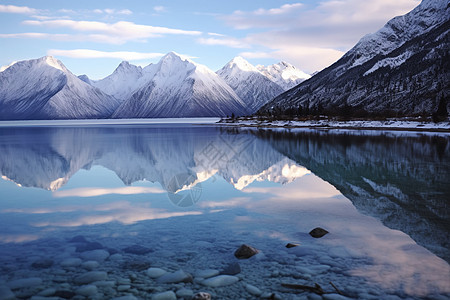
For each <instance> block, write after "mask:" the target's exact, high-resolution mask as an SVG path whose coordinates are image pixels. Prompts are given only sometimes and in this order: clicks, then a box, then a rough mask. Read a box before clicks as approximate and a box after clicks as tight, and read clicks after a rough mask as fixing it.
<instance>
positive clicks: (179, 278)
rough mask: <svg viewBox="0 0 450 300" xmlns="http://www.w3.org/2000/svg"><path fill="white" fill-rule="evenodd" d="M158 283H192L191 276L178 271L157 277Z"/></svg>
mask: <svg viewBox="0 0 450 300" xmlns="http://www.w3.org/2000/svg"><path fill="white" fill-rule="evenodd" d="M156 281H157V282H159V283H179V282H185V283H187V282H192V276H191V274H189V273H186V272H184V271H183V270H178V271H176V272H173V273H167V274H164V275H163V276H161V277H159V278H158V279H157V280H156Z"/></svg>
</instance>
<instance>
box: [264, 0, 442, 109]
mask: <svg viewBox="0 0 450 300" xmlns="http://www.w3.org/2000/svg"><path fill="white" fill-rule="evenodd" d="M449 8H450V4H448V1H447V0H423V1H422V2H421V4H419V5H418V6H417V7H416V8H415V9H413V10H412V11H410V12H409V13H407V14H406V15H403V16H399V17H395V18H393V19H392V20H390V21H389V22H387V24H386V25H385V26H384V27H383V28H381V29H380V30H378V31H377V32H375V33H373V34H369V35H366V36H365V37H363V38H362V39H361V40H360V41H359V42H358V43H357V44H356V45H355V46H354V47H353V48H352V49H351V50H349V51H348V52H347V53H346V54H345V55H344V56H343V57H342V58H341V59H339V60H338V61H337V62H336V63H334V64H333V65H331V66H330V67H328V68H326V69H324V70H322V71H321V72H319V73H318V74H315V75H314V76H313V77H312V78H311V79H309V80H307V81H305V82H303V83H301V84H299V85H298V86H297V87H295V88H293V89H291V90H289V91H287V92H285V93H283V94H281V95H279V96H277V97H276V98H275V99H273V100H272V101H270V102H268V103H267V104H265V105H264V106H263V107H262V108H261V109H260V111H259V112H258V114H263V115H272V116H273V115H286V114H292V113H293V112H302V111H303V112H305V111H307V112H310V111H316V112H317V113H320V114H321V113H323V111H326V112H339V111H341V112H345V113H349V111H350V112H351V111H353V112H355V111H363V112H365V113H371V114H375V115H376V114H378V115H382V116H388V115H390V114H393V115H408V116H414V115H430V114H431V113H434V112H436V111H437V110H438V108H439V106H440V104H441V107H442V106H443V107H444V109H443V110H444V113H445V115H447V114H446V112H445V108H447V110H448V106H449V105H450V102H449V101H447V99H448V97H449V96H450V71H449V70H450V59H449V48H450V39H449V29H450V22H449V18H450V11H449Z"/></svg>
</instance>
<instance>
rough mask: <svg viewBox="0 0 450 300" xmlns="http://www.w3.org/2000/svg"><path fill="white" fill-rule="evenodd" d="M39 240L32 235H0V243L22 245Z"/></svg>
mask: <svg viewBox="0 0 450 300" xmlns="http://www.w3.org/2000/svg"><path fill="white" fill-rule="evenodd" d="M37 239H39V236H37V235H33V234H7V235H0V242H1V243H23V242H31V241H35V240H37Z"/></svg>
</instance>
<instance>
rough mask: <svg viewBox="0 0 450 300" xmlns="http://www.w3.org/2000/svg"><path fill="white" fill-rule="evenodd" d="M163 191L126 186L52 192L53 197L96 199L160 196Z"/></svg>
mask: <svg viewBox="0 0 450 300" xmlns="http://www.w3.org/2000/svg"><path fill="white" fill-rule="evenodd" d="M162 193H165V191H164V190H162V189H160V188H154V187H142V186H127V187H119V188H77V189H69V190H63V191H56V192H53V197H56V198H61V197H97V196H103V195H110V194H118V195H136V194H162Z"/></svg>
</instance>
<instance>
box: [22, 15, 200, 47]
mask: <svg viewBox="0 0 450 300" xmlns="http://www.w3.org/2000/svg"><path fill="white" fill-rule="evenodd" d="M23 24H24V25H31V26H42V27H49V28H69V29H72V30H74V31H79V32H89V34H87V35H82V36H79V37H78V38H79V39H82V38H83V37H84V38H85V40H88V41H94V42H103V43H111V44H124V43H126V42H128V41H146V40H147V39H148V38H154V37H161V36H163V35H166V34H176V35H194V36H195V35H200V34H201V32H200V31H189V30H182V29H173V28H167V27H157V26H149V25H139V24H135V23H132V22H125V21H120V22H116V23H104V22H96V21H74V20H27V21H24V22H23Z"/></svg>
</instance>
